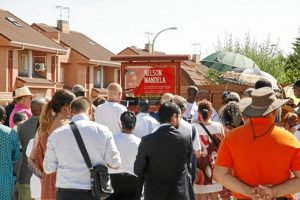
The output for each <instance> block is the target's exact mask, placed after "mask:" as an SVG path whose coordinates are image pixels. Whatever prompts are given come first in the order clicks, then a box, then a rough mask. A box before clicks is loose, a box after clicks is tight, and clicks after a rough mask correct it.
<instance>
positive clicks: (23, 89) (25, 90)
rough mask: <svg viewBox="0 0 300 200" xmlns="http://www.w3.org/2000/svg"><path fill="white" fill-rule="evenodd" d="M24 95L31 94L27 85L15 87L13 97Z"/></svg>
mask: <svg viewBox="0 0 300 200" xmlns="http://www.w3.org/2000/svg"><path fill="white" fill-rule="evenodd" d="M24 96H33V94H31V92H30V90H29V88H28V87H21V88H17V89H15V92H14V96H13V98H14V99H16V98H19V97H24Z"/></svg>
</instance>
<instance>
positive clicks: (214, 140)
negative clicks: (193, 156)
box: [199, 122, 220, 148]
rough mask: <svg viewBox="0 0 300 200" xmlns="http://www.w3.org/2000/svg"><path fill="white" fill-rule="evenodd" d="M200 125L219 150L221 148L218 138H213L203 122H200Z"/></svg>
mask: <svg viewBox="0 0 300 200" xmlns="http://www.w3.org/2000/svg"><path fill="white" fill-rule="evenodd" d="M199 124H200V125H201V126H202V128H203V129H204V130H205V132H206V133H207V135H208V136H209V137H210V139H211V141H212V142H213V143H214V145H215V146H216V147H217V148H219V146H220V144H219V142H218V141H217V140H216V138H214V137H213V136H212V134H211V133H210V132H209V130H208V129H207V128H206V127H205V125H204V124H202V123H201V122H200V123H199Z"/></svg>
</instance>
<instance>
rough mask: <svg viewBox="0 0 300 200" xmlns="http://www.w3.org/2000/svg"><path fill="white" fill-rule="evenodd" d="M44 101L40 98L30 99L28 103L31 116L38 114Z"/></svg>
mask: <svg viewBox="0 0 300 200" xmlns="http://www.w3.org/2000/svg"><path fill="white" fill-rule="evenodd" d="M45 104H46V102H45V101H44V100H42V99H32V101H31V103H30V108H31V112H32V116H39V115H40V114H41V112H42V108H43V106H44V105H45Z"/></svg>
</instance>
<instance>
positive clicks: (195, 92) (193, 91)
mask: <svg viewBox="0 0 300 200" xmlns="http://www.w3.org/2000/svg"><path fill="white" fill-rule="evenodd" d="M187 90H188V91H190V92H191V94H193V95H197V92H198V88H197V87H196V86H193V85H191V86H189V87H188V89H187Z"/></svg>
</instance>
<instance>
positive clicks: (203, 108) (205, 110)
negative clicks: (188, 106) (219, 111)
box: [198, 100, 212, 120]
mask: <svg viewBox="0 0 300 200" xmlns="http://www.w3.org/2000/svg"><path fill="white" fill-rule="evenodd" d="M211 111H212V105H211V102H209V101H207V100H202V101H200V102H199V105H198V112H199V113H200V114H201V115H202V118H203V119H204V120H207V119H208V118H209V117H210V114H211Z"/></svg>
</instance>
